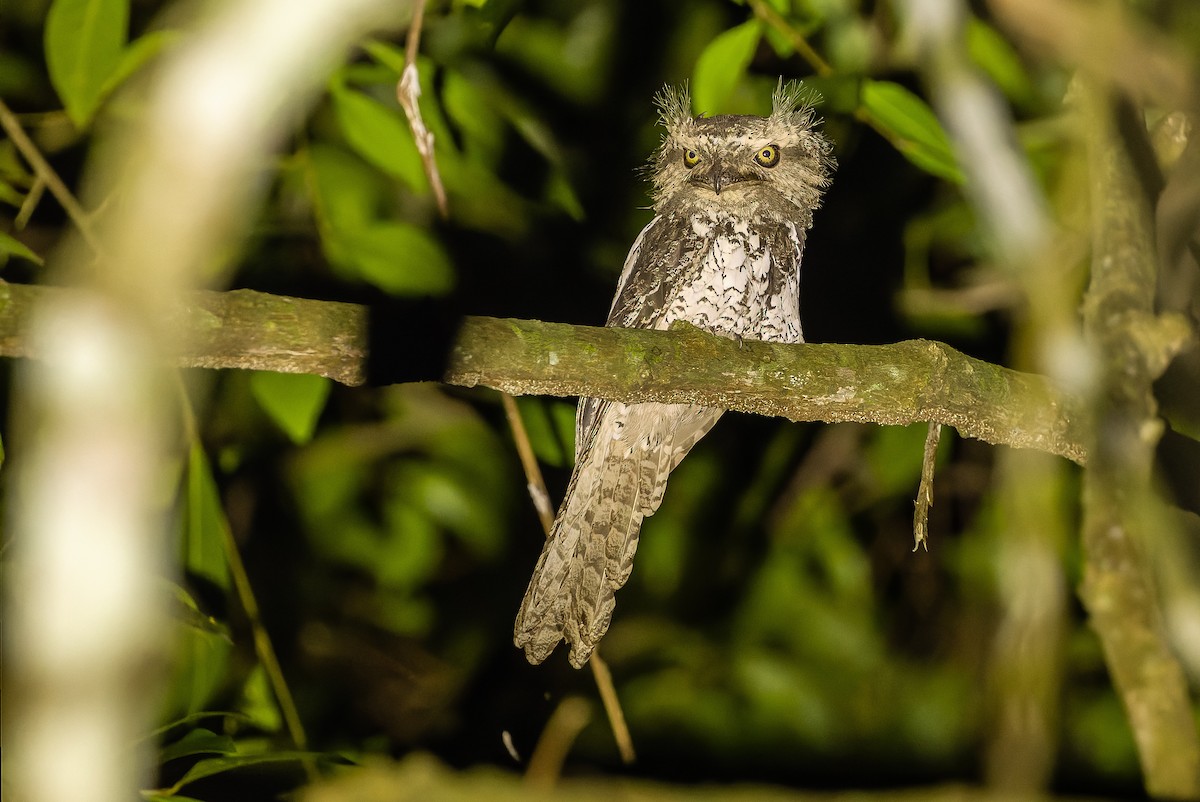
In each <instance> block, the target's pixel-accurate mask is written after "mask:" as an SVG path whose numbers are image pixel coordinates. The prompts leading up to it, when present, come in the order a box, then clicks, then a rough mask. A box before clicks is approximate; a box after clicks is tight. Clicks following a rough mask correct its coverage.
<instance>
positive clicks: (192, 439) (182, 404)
mask: <svg viewBox="0 0 1200 802" xmlns="http://www.w3.org/2000/svg"><path fill="white" fill-rule="evenodd" d="M175 387H176V390H177V393H178V395H179V415H180V418H181V423H182V426H183V435H184V438H185V440H186V442H187V443H188V445H189V447H190V448H200V447H201V445H200V429H199V426H198V425H197V423H196V413H195V410H193V409H192V401H191V399H190V398H189V397H188V394H187V388H186V387H185V386H184V384H183V377H182V376H180V374H179V373H178V372H176V373H175ZM221 523H222V526H220V527H219V528H220V529H221V535H222V539H223V540H224V543H223V544H222V545H223V546H224V549H225V559H226V560H227V561H228V563H229V574H230V576H231V577H232V579H233V587H234V591H235V592H236V593H237V597H238V604H240V605H241V607H242V611H243V612H244V613H245V614H246V620H247V621H248V622H249V623H250V631H251V633H252V637H253V639H254V653H255V655H256V656H257V657H258V661H259V662H260V663H261V664H262V667H263V671H265V672H266V675H267V681H268V682H269V683H270V684H271V691H272V692H273V693H274V694H275V698H276V700H277V701H278V702H279V710H280V712H281V713H282V714H283V721H284V726H286V727H287V731H288V737H290V738H291V739H292V744H293V745H294V746H295V747H296V749H298V750H300V751H306V750H307V749H308V736H307V735H306V734H305V732H304V724H303V722H301V720H300V712H299V710H298V709H297V708H296V700H295V698H294V697H293V696H292V691H291V689H290V688H288V684H287V680H285V679H284V676H283V669H282V667H280V665H279V658H278V657H277V656H276V654H275V646H274V644H273V643H272V642H271V636H270V634H269V633H268V632H267V628H266V626H265V625H264V624H263V621H262V613H261V612H260V610H259V606H258V599H257V597H255V595H254V587H253V585H251V584H250V576H249V574H247V573H246V565H245V563H243V562H242V554H241V552H240V551H239V550H238V546H237V541H236V540H235V539H234V537H233V529H232V527H230V526H229V521H228V520H223V521H222V522H221ZM301 762H302V763H303V764H304V771H305V773H306V774H307V775H308V779H309V781H310V782H316V781H317V780H319V779H321V775H320V773H319V772H318V771H317V766H316V763H314V762H313V760H312V759H311V758H307V757H306V758H305V759H304V760H302V761H301Z"/></svg>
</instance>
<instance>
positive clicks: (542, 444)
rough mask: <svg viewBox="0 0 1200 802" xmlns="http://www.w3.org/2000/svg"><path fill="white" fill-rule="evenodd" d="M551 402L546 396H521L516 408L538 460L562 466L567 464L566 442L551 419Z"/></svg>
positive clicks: (558, 466)
mask: <svg viewBox="0 0 1200 802" xmlns="http://www.w3.org/2000/svg"><path fill="white" fill-rule="evenodd" d="M552 403H554V402H552V401H550V400H549V399H546V398H538V397H535V396H521V397H520V398H518V399H517V409H519V410H520V411H521V421H522V422H523V423H524V424H525V433H526V434H527V435H528V436H529V445H530V447H531V448H533V453H534V454H535V455H536V456H537V458H538V460H539V461H541V462H544V463H546V464H547V465H553V466H555V467H556V468H562V467H564V466H568V465H569V459H568V455H567V451H566V447H567V445H568V443H567V442H564V441H563V440H562V438H561V437H560V434H561V432H560V431H559V430H558V429H557V428H556V427H555V423H554V421H553V420H552V419H551V416H550V405H551V404H552ZM572 411H573V410H572Z"/></svg>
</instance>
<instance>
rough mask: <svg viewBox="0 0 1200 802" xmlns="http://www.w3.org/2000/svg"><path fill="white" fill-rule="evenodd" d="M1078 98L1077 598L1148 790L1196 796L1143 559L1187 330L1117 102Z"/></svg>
mask: <svg viewBox="0 0 1200 802" xmlns="http://www.w3.org/2000/svg"><path fill="white" fill-rule="evenodd" d="M1077 97H1078V103H1079V107H1080V108H1079V111H1080V122H1081V125H1082V128H1083V131H1084V132H1085V136H1086V139H1087V150H1088V161H1089V165H1090V171H1089V172H1090V175H1091V192H1090V194H1091V203H1092V217H1093V221H1092V231H1093V254H1092V271H1091V283H1090V285H1089V287H1088V290H1087V294H1086V296H1085V298H1084V304H1083V324H1084V333H1085V335H1086V337H1087V339H1088V341H1089V344H1090V345H1091V347H1092V349H1093V352H1094V354H1095V356H1096V362H1097V367H1098V372H1099V381H1098V383H1097V387H1096V392H1095V394H1094V397H1093V398H1092V399H1091V402H1092V404H1093V413H1092V415H1093V417H1094V419H1095V420H1097V421H1099V422H1100V425H1098V426H1097V427H1096V429H1095V437H1096V440H1095V441H1094V443H1093V444H1092V448H1091V451H1092V460H1091V462H1090V463H1089V465H1088V468H1087V470H1085V471H1084V475H1083V529H1082V533H1081V539H1082V544H1083V553H1084V566H1083V581H1082V583H1081V586H1080V597H1081V598H1082V599H1083V602H1084V606H1085V607H1086V608H1087V611H1088V613H1089V615H1090V616H1091V623H1092V626H1093V627H1094V628H1095V630H1096V633H1097V634H1098V635H1099V637H1100V641H1101V643H1102V644H1103V646H1104V654H1105V658H1106V660H1107V662H1108V667H1109V671H1110V673H1111V674H1112V677H1113V682H1114V684H1115V686H1116V688H1117V691H1118V693H1119V694H1120V695H1121V699H1122V701H1123V703H1124V705H1125V709H1126V710H1127V711H1128V714H1129V721H1130V724H1131V726H1132V729H1133V734H1134V738H1135V739H1136V741H1137V745H1138V756H1139V758H1140V760H1141V764H1142V771H1143V773H1144V776H1145V782H1146V789H1147V790H1148V791H1149V792H1150V794H1151V796H1154V797H1169V798H1172V799H1196V798H1200V741H1198V739H1197V734H1196V722H1195V719H1194V718H1193V716H1192V707H1191V703H1190V700H1189V699H1188V691H1187V683H1186V680H1185V678H1184V674H1183V669H1182V667H1181V666H1180V664H1179V661H1178V660H1177V659H1176V658H1175V655H1174V654H1173V653H1172V651H1171V648H1170V646H1169V644H1168V642H1167V637H1166V633H1165V628H1164V625H1163V620H1162V614H1161V611H1160V609H1159V606H1158V601H1157V594H1156V591H1155V588H1154V583H1153V581H1152V579H1151V577H1152V571H1151V570H1150V566H1149V561H1148V560H1147V552H1148V551H1149V550H1151V549H1152V548H1153V546H1154V543H1155V541H1156V540H1158V539H1160V538H1161V536H1162V533H1161V532H1159V531H1155V527H1156V526H1163V525H1167V524H1166V522H1167V521H1168V518H1167V516H1164V515H1161V514H1158V513H1157V512H1156V509H1155V508H1156V506H1157V505H1159V504H1160V503H1161V502H1160V501H1158V499H1157V497H1156V496H1155V494H1154V491H1153V489H1152V487H1151V468H1152V464H1153V459H1154V449H1155V445H1156V443H1157V441H1158V438H1159V435H1160V434H1161V431H1162V425H1161V423H1160V422H1159V420H1158V416H1157V407H1156V404H1155V401H1154V393H1153V386H1152V385H1153V382H1154V380H1155V379H1156V378H1157V377H1158V376H1159V375H1160V374H1161V373H1162V370H1163V369H1164V368H1165V367H1166V365H1167V363H1168V362H1169V361H1170V359H1171V358H1172V357H1173V356H1174V354H1175V353H1177V351H1178V350H1179V348H1180V347H1182V345H1183V343H1184V342H1185V341H1186V339H1187V337H1188V335H1189V334H1190V332H1189V330H1188V328H1187V326H1186V325H1185V324H1184V323H1183V322H1182V320H1181V319H1179V318H1177V317H1174V316H1170V315H1166V316H1159V315H1156V314H1155V311H1154V292H1155V289H1154V288H1155V278H1156V272H1157V260H1156V257H1155V248H1154V225H1153V216H1152V211H1151V201H1150V198H1149V195H1148V193H1147V192H1146V190H1145V188H1144V187H1143V186H1142V184H1141V182H1140V181H1139V179H1138V175H1137V171H1136V168H1135V165H1134V161H1133V158H1132V156H1131V153H1130V150H1129V147H1128V145H1129V143H1128V142H1126V141H1125V140H1124V139H1123V138H1122V135H1121V134H1120V133H1119V131H1118V125H1117V120H1116V117H1115V114H1116V110H1117V109H1118V108H1119V107H1118V106H1117V105H1116V104H1115V103H1114V99H1113V97H1112V96H1110V94H1109V93H1108V92H1107V91H1105V89H1103V88H1101V87H1099V86H1097V85H1096V83H1095V82H1093V81H1087V80H1080V81H1078V92H1077ZM1127 113H1132V110H1131V109H1130V110H1127ZM1126 130H1127V131H1133V130H1134V128H1133V127H1132V126H1127V127H1126Z"/></svg>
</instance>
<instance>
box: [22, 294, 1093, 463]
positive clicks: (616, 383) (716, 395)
mask: <svg viewBox="0 0 1200 802" xmlns="http://www.w3.org/2000/svg"><path fill="white" fill-rule="evenodd" d="M63 292H69V290H59V289H49V288H41V287H28V286H21V285H11V284H10V285H4V286H3V288H2V289H0V356H23V357H36V356H37V354H36V353H32V352H31V351H30V345H29V343H28V342H27V340H26V338H25V337H24V331H23V321H24V320H25V318H26V317H27V315H28V311H29V309H30V308H31V307H32V305H33V304H34V303H37V302H40V301H43V300H48V299H49V298H50V297H52V296H54V295H55V294H58V293H63ZM188 301H189V302H188V303H187V304H186V305H184V306H182V307H181V308H180V309H179V310H178V311H177V312H176V313H175V314H176V317H177V318H178V322H179V325H180V326H184V327H186V329H187V331H186V334H187V335H188V337H189V341H190V343H191V345H190V346H189V348H188V350H187V353H185V354H183V355H182V356H181V357H180V359H179V364H181V365H184V366H191V367H207V368H253V369H258V370H274V371H280V372H287V373H311V374H315V375H320V376H326V377H328V378H331V379H334V380H335V381H338V382H342V383H343V384H350V385H355V384H361V383H362V382H363V381H364V377H365V375H366V367H365V366H366V359H367V326H368V310H367V308H365V307H362V306H357V305H354V304H344V303H334V302H328V301H311V300H302V299H298V298H287V297H282V296H276V295H268V294H266V293H259V292H253V291H250V290H236V291H232V292H225V293H215V292H203V293H195V294H194V295H193V296H190V297H189V299H188ZM421 346H422V344H421V343H419V342H417V343H413V344H412V347H414V348H420V347H421ZM442 380H443V381H444V382H446V383H447V384H455V385H461V386H466V387H473V386H476V385H483V386H487V387H492V388H495V389H497V390H503V391H505V392H508V393H512V394H513V395H558V396H577V395H592V396H599V397H602V398H610V399H614V400H617V401H626V402H629V401H662V402H666V403H695V404H703V405H705V406H713V407H722V408H725V409H732V410H739V411H742V412H752V413H757V414H760V415H772V416H779V417H784V418H788V419H789V420H794V421H825V422H835V421H854V422H858V423H880V424H894V425H904V424H909V423H915V422H918V421H933V422H936V423H941V424H944V425H946V426H952V427H954V428H955V429H956V430H958V432H959V433H960V434H962V435H964V436H966V437H973V438H977V439H979V440H983V441H985V442H988V443H994V444H1003V445H1009V446H1016V447H1020V448H1032V449H1036V450H1039V451H1046V452H1049V453H1051V454H1057V455H1059V456H1063V457H1066V458H1068V459H1070V460H1073V461H1075V462H1079V463H1082V462H1084V461H1085V459H1086V447H1085V445H1084V444H1085V442H1086V438H1085V434H1084V415H1083V413H1082V406H1081V404H1080V402H1079V401H1078V400H1077V399H1075V398H1074V397H1072V396H1070V395H1068V394H1066V393H1063V392H1061V391H1059V390H1057V389H1055V388H1054V387H1053V386H1052V385H1051V384H1050V383H1049V382H1048V381H1047V380H1046V379H1045V378H1044V377H1041V376H1037V375H1034V374H1028V373H1020V372H1017V371H1013V370H1009V369H1008V368H1004V367H1000V366H998V365H993V364H991V363H988V362H983V361H981V360H978V359H973V358H971V357H969V356H966V355H965V354H962V353H960V352H958V351H956V350H954V349H953V348H950V347H949V346H947V345H944V344H942V343H938V342H932V341H927V340H909V341H906V342H901V343H896V344H894V345H813V344H802V345H783V344H779V343H764V342H757V341H745V342H742V343H737V342H734V341H732V340H726V339H723V338H720V337H714V336H711V335H709V334H706V333H704V332H702V331H700V330H699V329H696V328H693V327H690V326H683V327H676V328H675V329H673V330H672V331H669V332H662V331H643V330H638V329H611V328H600V327H592V326H571V325H566V324H560V323H542V322H539V321H531V320H510V319H497V318H484V317H467V318H465V319H464V321H463V324H462V327H461V328H460V330H459V332H458V335H457V338H456V341H455V344H454V347H453V349H452V351H451V353H450V357H449V364H448V366H447V368H446V371H445V374H444V375H443V376H442Z"/></svg>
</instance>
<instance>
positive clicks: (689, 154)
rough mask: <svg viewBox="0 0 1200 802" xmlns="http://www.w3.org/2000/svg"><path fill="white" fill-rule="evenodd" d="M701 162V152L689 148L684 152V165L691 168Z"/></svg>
mask: <svg viewBox="0 0 1200 802" xmlns="http://www.w3.org/2000/svg"><path fill="white" fill-rule="evenodd" d="M699 163H700V154H699V153H697V152H696V151H694V150H692V149H691V148H688V149H687V150H685V151H684V152H683V166H684V167H686V168H688V169H689V170H690V169H692V168H693V167H695V166H696V165H697V164H699Z"/></svg>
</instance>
